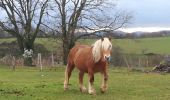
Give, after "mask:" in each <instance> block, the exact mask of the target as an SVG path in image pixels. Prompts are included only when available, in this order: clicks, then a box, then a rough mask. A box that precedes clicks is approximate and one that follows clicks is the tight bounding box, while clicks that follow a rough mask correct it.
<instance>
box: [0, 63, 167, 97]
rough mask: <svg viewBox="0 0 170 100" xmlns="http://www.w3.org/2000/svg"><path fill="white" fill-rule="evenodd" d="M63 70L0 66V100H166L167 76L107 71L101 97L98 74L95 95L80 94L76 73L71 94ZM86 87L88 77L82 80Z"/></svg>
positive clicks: (123, 69)
mask: <svg viewBox="0 0 170 100" xmlns="http://www.w3.org/2000/svg"><path fill="white" fill-rule="evenodd" d="M63 80H64V67H56V68H53V69H44V70H43V71H39V69H38V68H28V67H25V68H17V69H16V71H12V70H11V69H10V68H9V67H7V66H0V100H169V99H170V94H169V93H170V87H169V84H170V75H169V74H156V73H143V72H136V71H130V70H127V69H126V68H119V69H118V68H113V67H112V68H110V69H109V81H108V86H109V88H108V91H107V92H106V93H105V94H102V93H100V90H99V87H100V85H101V76H100V74H95V81H94V87H95V88H96V92H97V95H96V96H93V95H89V94H82V93H80V91H79V85H78V72H77V70H74V71H73V73H72V77H71V81H70V90H68V91H64V90H63ZM84 83H85V86H87V83H88V82H87V75H85V80H84Z"/></svg>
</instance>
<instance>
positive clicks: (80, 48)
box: [64, 38, 112, 95]
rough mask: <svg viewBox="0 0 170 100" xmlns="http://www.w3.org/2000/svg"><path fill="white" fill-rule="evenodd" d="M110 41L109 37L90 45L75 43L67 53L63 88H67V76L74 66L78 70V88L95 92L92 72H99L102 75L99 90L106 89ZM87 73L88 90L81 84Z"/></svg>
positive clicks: (82, 90)
mask: <svg viewBox="0 0 170 100" xmlns="http://www.w3.org/2000/svg"><path fill="white" fill-rule="evenodd" d="M111 50H112V43H111V39H110V38H102V39H99V40H97V41H96V42H95V43H94V44H92V45H91V46H89V45H75V46H74V47H73V48H72V49H71V50H70V52H69V54H68V59H67V66H66V70H65V80H64V90H67V89H68V84H69V78H70V76H71V73H72V71H73V69H74V68H75V67H77V69H78V70H79V88H80V91H81V92H82V93H83V92H88V93H89V94H93V95H95V94H96V91H95V89H94V88H93V82H94V73H97V72H100V73H101V74H102V76H103V78H102V85H101V88H100V90H101V92H102V93H104V92H105V91H106V90H107V80H108V73H107V65H108V62H109V60H110V58H111ZM85 73H88V77H89V82H88V90H87V89H86V87H85V86H83V76H84V74H85Z"/></svg>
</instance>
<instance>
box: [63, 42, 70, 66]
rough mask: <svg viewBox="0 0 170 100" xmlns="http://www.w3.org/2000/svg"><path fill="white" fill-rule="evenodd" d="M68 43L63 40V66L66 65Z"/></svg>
mask: <svg viewBox="0 0 170 100" xmlns="http://www.w3.org/2000/svg"><path fill="white" fill-rule="evenodd" d="M69 51H70V50H69V43H68V40H67V39H64V40H63V64H64V65H66V64H67V56H68V53H69Z"/></svg>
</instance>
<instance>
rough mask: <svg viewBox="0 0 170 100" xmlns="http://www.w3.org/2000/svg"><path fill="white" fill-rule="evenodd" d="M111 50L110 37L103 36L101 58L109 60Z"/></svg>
mask: <svg viewBox="0 0 170 100" xmlns="http://www.w3.org/2000/svg"><path fill="white" fill-rule="evenodd" d="M111 50H112V44H111V42H110V39H108V38H103V41H102V52H103V60H104V61H110V58H111Z"/></svg>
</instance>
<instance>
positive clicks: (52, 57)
mask: <svg viewBox="0 0 170 100" xmlns="http://www.w3.org/2000/svg"><path fill="white" fill-rule="evenodd" d="M51 60H52V62H51V63H52V67H54V54H53V53H52V55H51Z"/></svg>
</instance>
